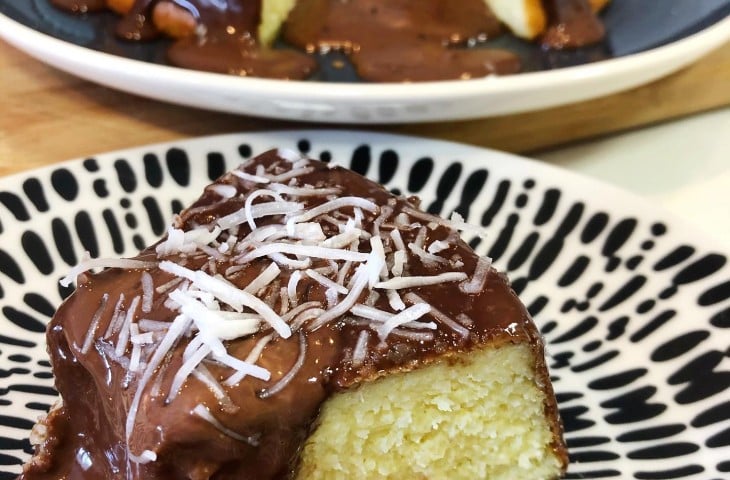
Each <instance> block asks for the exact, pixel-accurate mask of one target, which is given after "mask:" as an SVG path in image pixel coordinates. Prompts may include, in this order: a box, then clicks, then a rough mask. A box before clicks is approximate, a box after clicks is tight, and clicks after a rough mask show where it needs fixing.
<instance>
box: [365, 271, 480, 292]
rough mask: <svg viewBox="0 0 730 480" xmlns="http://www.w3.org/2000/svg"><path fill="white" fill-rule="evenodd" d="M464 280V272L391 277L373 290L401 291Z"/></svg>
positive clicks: (379, 283)
mask: <svg viewBox="0 0 730 480" xmlns="http://www.w3.org/2000/svg"><path fill="white" fill-rule="evenodd" d="M465 278H466V274H465V273H464V272H445V273H440V274H438V275H424V276H412V277H393V278H391V279H389V280H385V281H383V282H378V283H377V284H376V285H375V288H385V289H402V288H414V287H424V286H427V285H437V284H439V283H447V282H459V281H461V280H464V279H465Z"/></svg>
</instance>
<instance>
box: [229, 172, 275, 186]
mask: <svg viewBox="0 0 730 480" xmlns="http://www.w3.org/2000/svg"><path fill="white" fill-rule="evenodd" d="M231 173H232V174H233V175H235V176H237V177H238V178H240V179H241V180H245V181H247V182H254V183H264V184H266V183H269V182H271V180H269V179H268V178H266V177H262V176H259V175H252V174H250V173H246V172H244V171H243V170H234V171H232V172H231Z"/></svg>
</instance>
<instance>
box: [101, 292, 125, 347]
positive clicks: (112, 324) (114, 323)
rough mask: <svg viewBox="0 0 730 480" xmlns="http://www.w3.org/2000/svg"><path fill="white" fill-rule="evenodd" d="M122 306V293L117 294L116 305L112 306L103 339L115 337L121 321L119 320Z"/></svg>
mask: <svg viewBox="0 0 730 480" xmlns="http://www.w3.org/2000/svg"><path fill="white" fill-rule="evenodd" d="M123 304H124V293H120V294H119V298H118V299H117V303H116V305H114V311H113V312H112V318H111V320H109V326H107V327H106V332H104V336H103V338H105V339H106V338H109V337H111V336H112V335H116V334H117V332H119V328H121V321H120V320H119V317H120V312H121V310H122V305H123Z"/></svg>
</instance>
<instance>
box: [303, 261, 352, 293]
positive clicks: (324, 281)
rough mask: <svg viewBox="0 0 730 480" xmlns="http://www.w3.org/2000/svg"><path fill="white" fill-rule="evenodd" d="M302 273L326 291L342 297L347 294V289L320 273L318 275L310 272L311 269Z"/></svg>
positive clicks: (312, 271)
mask: <svg viewBox="0 0 730 480" xmlns="http://www.w3.org/2000/svg"><path fill="white" fill-rule="evenodd" d="M304 273H306V274H307V275H308V276H309V277H310V278H311V279H312V280H314V281H315V282H317V283H319V284H321V285H322V286H324V287H325V288H326V289H328V290H333V291H335V292H337V293H341V294H342V295H347V292H348V290H347V288H345V287H344V286H342V285H340V284H338V283H336V282H334V281H332V280H330V279H329V278H327V277H325V276H324V275H322V274H321V273H318V272H316V271H314V270H312V269H311V268H310V269H308V270H306V271H305V272H304Z"/></svg>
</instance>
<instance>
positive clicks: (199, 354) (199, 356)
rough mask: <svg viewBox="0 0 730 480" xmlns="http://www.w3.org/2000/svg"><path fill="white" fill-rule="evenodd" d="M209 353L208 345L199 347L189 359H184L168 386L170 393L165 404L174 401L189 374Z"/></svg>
mask: <svg viewBox="0 0 730 480" xmlns="http://www.w3.org/2000/svg"><path fill="white" fill-rule="evenodd" d="M210 352H211V348H210V347H209V346H208V345H201V346H200V348H198V349H197V350H196V351H195V352H194V353H193V354H192V355H190V358H188V359H186V360H185V362H184V363H183V364H182V366H180V368H179V369H178V371H177V373H175V376H174V377H173V379H172V385H170V392H169V393H168V394H167V399H166V400H165V402H166V403H170V402H172V401H173V400H175V397H177V394H178V393H179V392H180V389H181V388H182V386H183V384H184V383H185V381H186V380H187V379H188V377H189V376H190V374H191V373H192V372H193V370H195V368H196V367H197V366H198V364H200V362H202V361H203V359H204V358H205V357H207V356H208V354H209V353H210Z"/></svg>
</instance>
